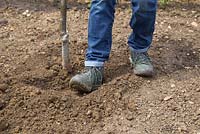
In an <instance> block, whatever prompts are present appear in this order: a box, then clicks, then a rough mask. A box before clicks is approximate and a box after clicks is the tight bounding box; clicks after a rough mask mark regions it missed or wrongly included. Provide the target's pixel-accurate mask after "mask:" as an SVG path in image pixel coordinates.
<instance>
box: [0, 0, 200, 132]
mask: <svg viewBox="0 0 200 134" xmlns="http://www.w3.org/2000/svg"><path fill="white" fill-rule="evenodd" d="M5 7H6V6H5V3H4V2H3V1H2V0H1V1H0V133H1V134H15V133H16V134H200V44H199V43H200V5H197V4H195V5H193V4H186V5H181V4H178V3H175V4H171V5H169V6H167V7H166V8H165V9H159V10H158V15H157V22H156V32H155V36H154V41H153V45H152V47H151V49H150V52H149V54H150V56H151V57H152V60H153V63H154V65H155V68H156V75H155V76H154V77H153V78H141V77H137V76H135V75H134V74H133V71H132V68H131V67H130V63H129V60H128V58H129V52H128V47H127V44H126V42H127V37H128V35H129V33H130V31H131V30H130V28H129V25H128V22H129V20H130V13H131V10H130V9H129V8H120V7H118V8H117V9H116V19H115V25H114V29H113V47H112V52H111V56H110V61H109V62H108V63H106V68H105V76H106V80H105V83H104V85H103V86H102V87H100V88H99V90H97V91H95V92H93V93H90V94H79V93H76V92H74V91H73V90H72V89H70V88H69V87H68V82H69V80H70V78H71V77H72V76H73V75H75V74H76V73H77V72H78V71H80V70H82V69H83V67H84V66H83V63H84V54H85V49H86V47H87V21H88V9H84V8H83V9H80V8H77V7H71V8H70V9H69V10H68V23H69V33H70V52H71V60H72V65H73V73H72V74H68V73H67V72H66V71H65V70H62V67H61V42H60V36H59V34H60V32H59V21H60V14H59V10H58V9H56V8H54V7H51V6H48V5H47V4H45V3H41V4H39V5H38V4H29V3H27V2H20V3H19V2H15V4H10V5H9V7H8V8H5ZM26 10H28V11H27V12H25V11H26Z"/></svg>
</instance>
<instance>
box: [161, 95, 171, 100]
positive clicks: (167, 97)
mask: <svg viewBox="0 0 200 134" xmlns="http://www.w3.org/2000/svg"><path fill="white" fill-rule="evenodd" d="M170 99H172V95H171V96H166V97H165V98H164V99H163V100H164V101H168V100H170Z"/></svg>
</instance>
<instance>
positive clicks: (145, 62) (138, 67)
mask: <svg viewBox="0 0 200 134" xmlns="http://www.w3.org/2000/svg"><path fill="white" fill-rule="evenodd" d="M130 62H131V64H132V65H133V67H134V74H136V75H139V76H147V77H151V76H153V75H154V69H153V65H152V63H151V60H150V58H149V55H148V53H147V52H143V53H138V52H133V51H131V57H130Z"/></svg>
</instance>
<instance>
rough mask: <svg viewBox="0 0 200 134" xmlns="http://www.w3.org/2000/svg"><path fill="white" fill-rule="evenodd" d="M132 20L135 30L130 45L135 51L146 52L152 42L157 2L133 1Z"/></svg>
mask: <svg viewBox="0 0 200 134" xmlns="http://www.w3.org/2000/svg"><path fill="white" fill-rule="evenodd" d="M131 2H132V10H133V14H132V18H131V21H130V26H131V28H132V29H133V31H132V33H131V35H130V37H129V40H128V44H129V46H130V48H131V49H132V50H133V51H136V52H146V51H147V50H148V49H149V47H150V45H151V42H152V37H153V32H154V25H155V18H156V9H157V0H131Z"/></svg>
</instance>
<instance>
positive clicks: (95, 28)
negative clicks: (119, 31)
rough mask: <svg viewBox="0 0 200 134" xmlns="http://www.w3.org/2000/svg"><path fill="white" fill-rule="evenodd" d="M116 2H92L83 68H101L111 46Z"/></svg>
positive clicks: (114, 0) (105, 0)
mask: <svg viewBox="0 0 200 134" xmlns="http://www.w3.org/2000/svg"><path fill="white" fill-rule="evenodd" d="M115 4H116V0H92V4H91V9H90V15H89V24H88V49H87V53H86V61H85V66H103V64H104V62H105V61H106V60H108V58H109V54H110V50H111V44H112V26H113V22H114V13H115Z"/></svg>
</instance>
